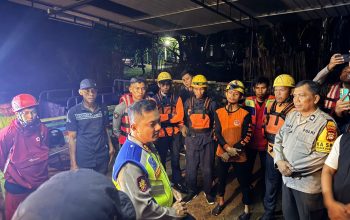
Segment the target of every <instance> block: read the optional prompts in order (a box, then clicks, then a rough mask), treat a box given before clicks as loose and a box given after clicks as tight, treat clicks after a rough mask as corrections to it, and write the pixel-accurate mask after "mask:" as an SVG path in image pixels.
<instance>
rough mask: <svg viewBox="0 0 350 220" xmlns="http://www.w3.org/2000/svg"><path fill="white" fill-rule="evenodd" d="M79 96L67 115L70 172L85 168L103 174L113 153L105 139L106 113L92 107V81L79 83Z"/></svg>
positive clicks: (106, 131)
mask: <svg viewBox="0 0 350 220" xmlns="http://www.w3.org/2000/svg"><path fill="white" fill-rule="evenodd" d="M79 94H80V95H81V96H82V97H83V101H82V102H81V103H79V104H77V105H76V106H73V107H72V108H70V109H69V111H68V113H67V123H66V130H67V131H68V143H69V156H70V163H71V170H76V169H78V168H89V169H93V170H95V171H97V172H100V173H103V174H107V172H108V165H109V163H110V162H111V161H112V159H113V156H114V153H115V150H114V147H113V144H112V141H111V138H110V136H109V135H108V125H109V116H108V109H107V108H106V107H105V106H100V105H99V104H98V103H96V97H97V85H96V82H95V81H94V80H92V79H84V80H82V81H81V82H80V89H79Z"/></svg>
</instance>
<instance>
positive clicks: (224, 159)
mask: <svg viewBox="0 0 350 220" xmlns="http://www.w3.org/2000/svg"><path fill="white" fill-rule="evenodd" d="M220 157H221V160H222V161H224V162H227V161H228V160H229V159H230V155H228V153H227V152H225V153H223V154H221V156H220Z"/></svg>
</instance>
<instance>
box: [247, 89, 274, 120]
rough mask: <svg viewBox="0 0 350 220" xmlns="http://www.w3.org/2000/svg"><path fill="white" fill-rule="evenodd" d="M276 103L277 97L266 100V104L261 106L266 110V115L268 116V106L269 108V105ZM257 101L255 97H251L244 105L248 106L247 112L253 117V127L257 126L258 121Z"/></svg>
mask: <svg viewBox="0 0 350 220" xmlns="http://www.w3.org/2000/svg"><path fill="white" fill-rule="evenodd" d="M274 101H275V97H274V96H271V95H270V96H269V97H268V98H267V99H266V101H265V103H264V104H263V105H262V106H261V107H262V108H265V109H264V115H266V113H267V109H266V106H268V105H269V103H272V102H274ZM256 102H257V101H256V98H255V96H250V97H247V98H246V99H245V103H244V105H245V106H246V108H245V109H246V110H247V111H248V112H249V113H250V115H251V116H252V124H253V126H255V125H256V120H257V118H256V107H257V103H256Z"/></svg>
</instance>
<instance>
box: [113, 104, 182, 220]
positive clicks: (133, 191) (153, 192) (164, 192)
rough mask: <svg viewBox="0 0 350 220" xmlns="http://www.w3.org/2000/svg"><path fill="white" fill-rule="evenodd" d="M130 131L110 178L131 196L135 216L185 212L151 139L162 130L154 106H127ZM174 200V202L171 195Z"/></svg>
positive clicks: (163, 216) (171, 215)
mask: <svg viewBox="0 0 350 220" xmlns="http://www.w3.org/2000/svg"><path fill="white" fill-rule="evenodd" d="M128 114H129V118H130V128H131V133H130V134H129V136H128V138H127V140H126V141H125V143H124V144H123V146H122V148H121V149H120V152H119V154H118V156H117V159H116V161H115V164H114V167H113V173H112V180H113V182H114V185H115V186H116V188H117V189H118V190H121V191H123V192H125V193H126V194H127V195H128V196H129V198H130V199H131V201H132V203H133V205H134V207H135V211H136V219H178V218H182V217H185V216H186V215H187V208H186V205H185V203H183V202H180V201H179V200H181V197H180V196H179V193H178V192H176V191H174V192H175V194H174V195H173V192H172V189H171V185H170V181H169V179H168V175H167V173H166V172H165V169H164V167H163V165H162V163H161V162H160V158H159V155H158V153H157V150H156V148H155V146H154V145H153V144H152V142H154V141H156V140H157V138H158V135H159V131H160V130H161V126H160V116H159V112H158V109H157V105H156V103H155V102H154V101H152V100H141V101H139V102H136V103H134V104H133V105H132V106H130V107H129V113H128ZM174 196H175V198H176V200H177V201H176V202H175V203H173V198H174Z"/></svg>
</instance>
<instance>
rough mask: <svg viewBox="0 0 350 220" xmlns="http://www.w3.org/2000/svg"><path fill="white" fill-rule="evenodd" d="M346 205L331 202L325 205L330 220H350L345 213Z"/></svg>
mask: <svg viewBox="0 0 350 220" xmlns="http://www.w3.org/2000/svg"><path fill="white" fill-rule="evenodd" d="M346 206H347V205H344V204H342V203H340V202H337V201H332V202H331V203H328V204H327V210H328V217H329V218H330V219H332V220H345V219H349V218H350V213H348V212H347V208H346Z"/></svg>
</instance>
